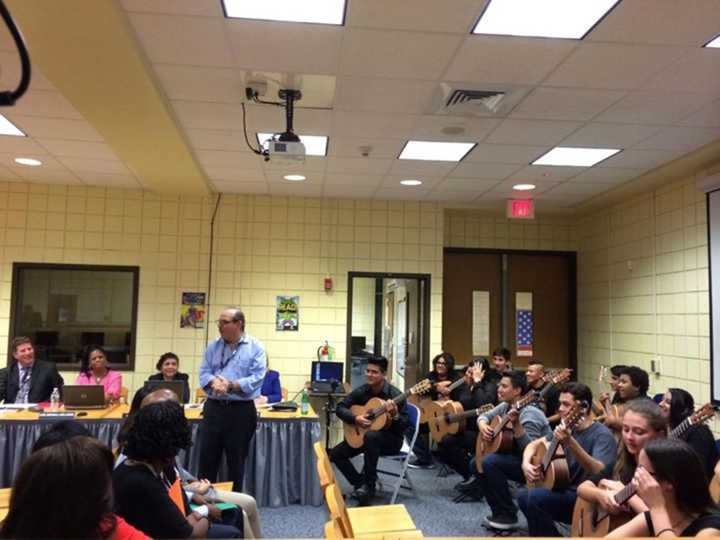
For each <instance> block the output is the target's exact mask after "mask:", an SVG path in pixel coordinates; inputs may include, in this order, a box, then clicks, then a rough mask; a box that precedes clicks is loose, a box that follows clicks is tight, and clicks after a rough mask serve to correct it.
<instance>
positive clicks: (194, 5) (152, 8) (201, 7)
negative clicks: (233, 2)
mask: <svg viewBox="0 0 720 540" xmlns="http://www.w3.org/2000/svg"><path fill="white" fill-rule="evenodd" d="M122 7H123V9H124V10H125V11H134V12H140V13H165V14H170V15H192V16H200V17H223V11H222V7H221V5H220V2H219V1H218V0H122Z"/></svg>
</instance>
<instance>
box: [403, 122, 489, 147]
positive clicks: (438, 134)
mask: <svg viewBox="0 0 720 540" xmlns="http://www.w3.org/2000/svg"><path fill="white" fill-rule="evenodd" d="M501 121H502V120H500V119H499V118H467V117H466V118H462V117H457V116H450V115H424V116H418V117H417V118H416V121H415V126H414V127H413V129H412V131H411V135H410V138H412V139H416V140H424V141H457V142H476V141H481V140H483V139H484V138H485V137H487V136H488V134H489V133H490V132H491V131H492V130H493V129H495V128H496V127H497V126H499V125H500V122H501ZM447 127H453V128H462V129H463V130H464V131H463V132H462V133H458V134H457V135H448V134H446V133H443V132H442V129H443V128H447Z"/></svg>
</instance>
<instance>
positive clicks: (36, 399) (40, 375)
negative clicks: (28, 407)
mask: <svg viewBox="0 0 720 540" xmlns="http://www.w3.org/2000/svg"><path fill="white" fill-rule="evenodd" d="M19 373H20V370H19V368H18V363H17V362H14V363H13V364H12V365H11V366H10V367H9V368H8V377H7V391H6V394H5V402H6V403H15V398H16V397H17V393H18V390H20V381H19ZM63 384H64V381H63V378H62V377H61V376H60V374H59V373H58V370H57V367H55V364H53V363H51V362H43V361H42V360H35V363H34V364H33V369H32V375H31V376H30V392H29V393H28V402H29V403H40V402H42V401H50V394H52V391H53V388H55V387H57V388H58V389H59V390H60V396H62V389H63Z"/></svg>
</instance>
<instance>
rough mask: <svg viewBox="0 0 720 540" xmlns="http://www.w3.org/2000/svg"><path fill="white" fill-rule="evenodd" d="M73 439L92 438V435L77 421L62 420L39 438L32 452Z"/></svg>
mask: <svg viewBox="0 0 720 540" xmlns="http://www.w3.org/2000/svg"><path fill="white" fill-rule="evenodd" d="M73 437H92V434H91V433H90V432H89V431H88V430H87V428H86V427H85V426H83V425H82V424H81V423H80V422H76V421H75V420H62V421H60V422H57V423H54V424H53V425H52V426H50V429H48V430H47V431H46V432H44V433H43V434H42V435H40V437H38V439H37V441H35V444H33V447H32V451H33V453H34V452H37V451H38V450H42V449H43V448H47V447H48V446H52V445H53V444H57V443H60V442H63V441H67V440H69V439H72V438H73Z"/></svg>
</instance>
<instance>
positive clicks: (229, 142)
mask: <svg viewBox="0 0 720 540" xmlns="http://www.w3.org/2000/svg"><path fill="white" fill-rule="evenodd" d="M185 134H186V135H187V136H188V139H189V140H190V143H191V144H192V147H193V148H195V149H196V150H224V151H226V152H250V149H249V148H248V147H247V144H246V142H245V137H244V136H243V132H242V131H231V130H221V129H186V130H185ZM249 137H250V134H248V138H249ZM253 142H255V144H257V142H256V141H253V140H252V139H250V143H253Z"/></svg>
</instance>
